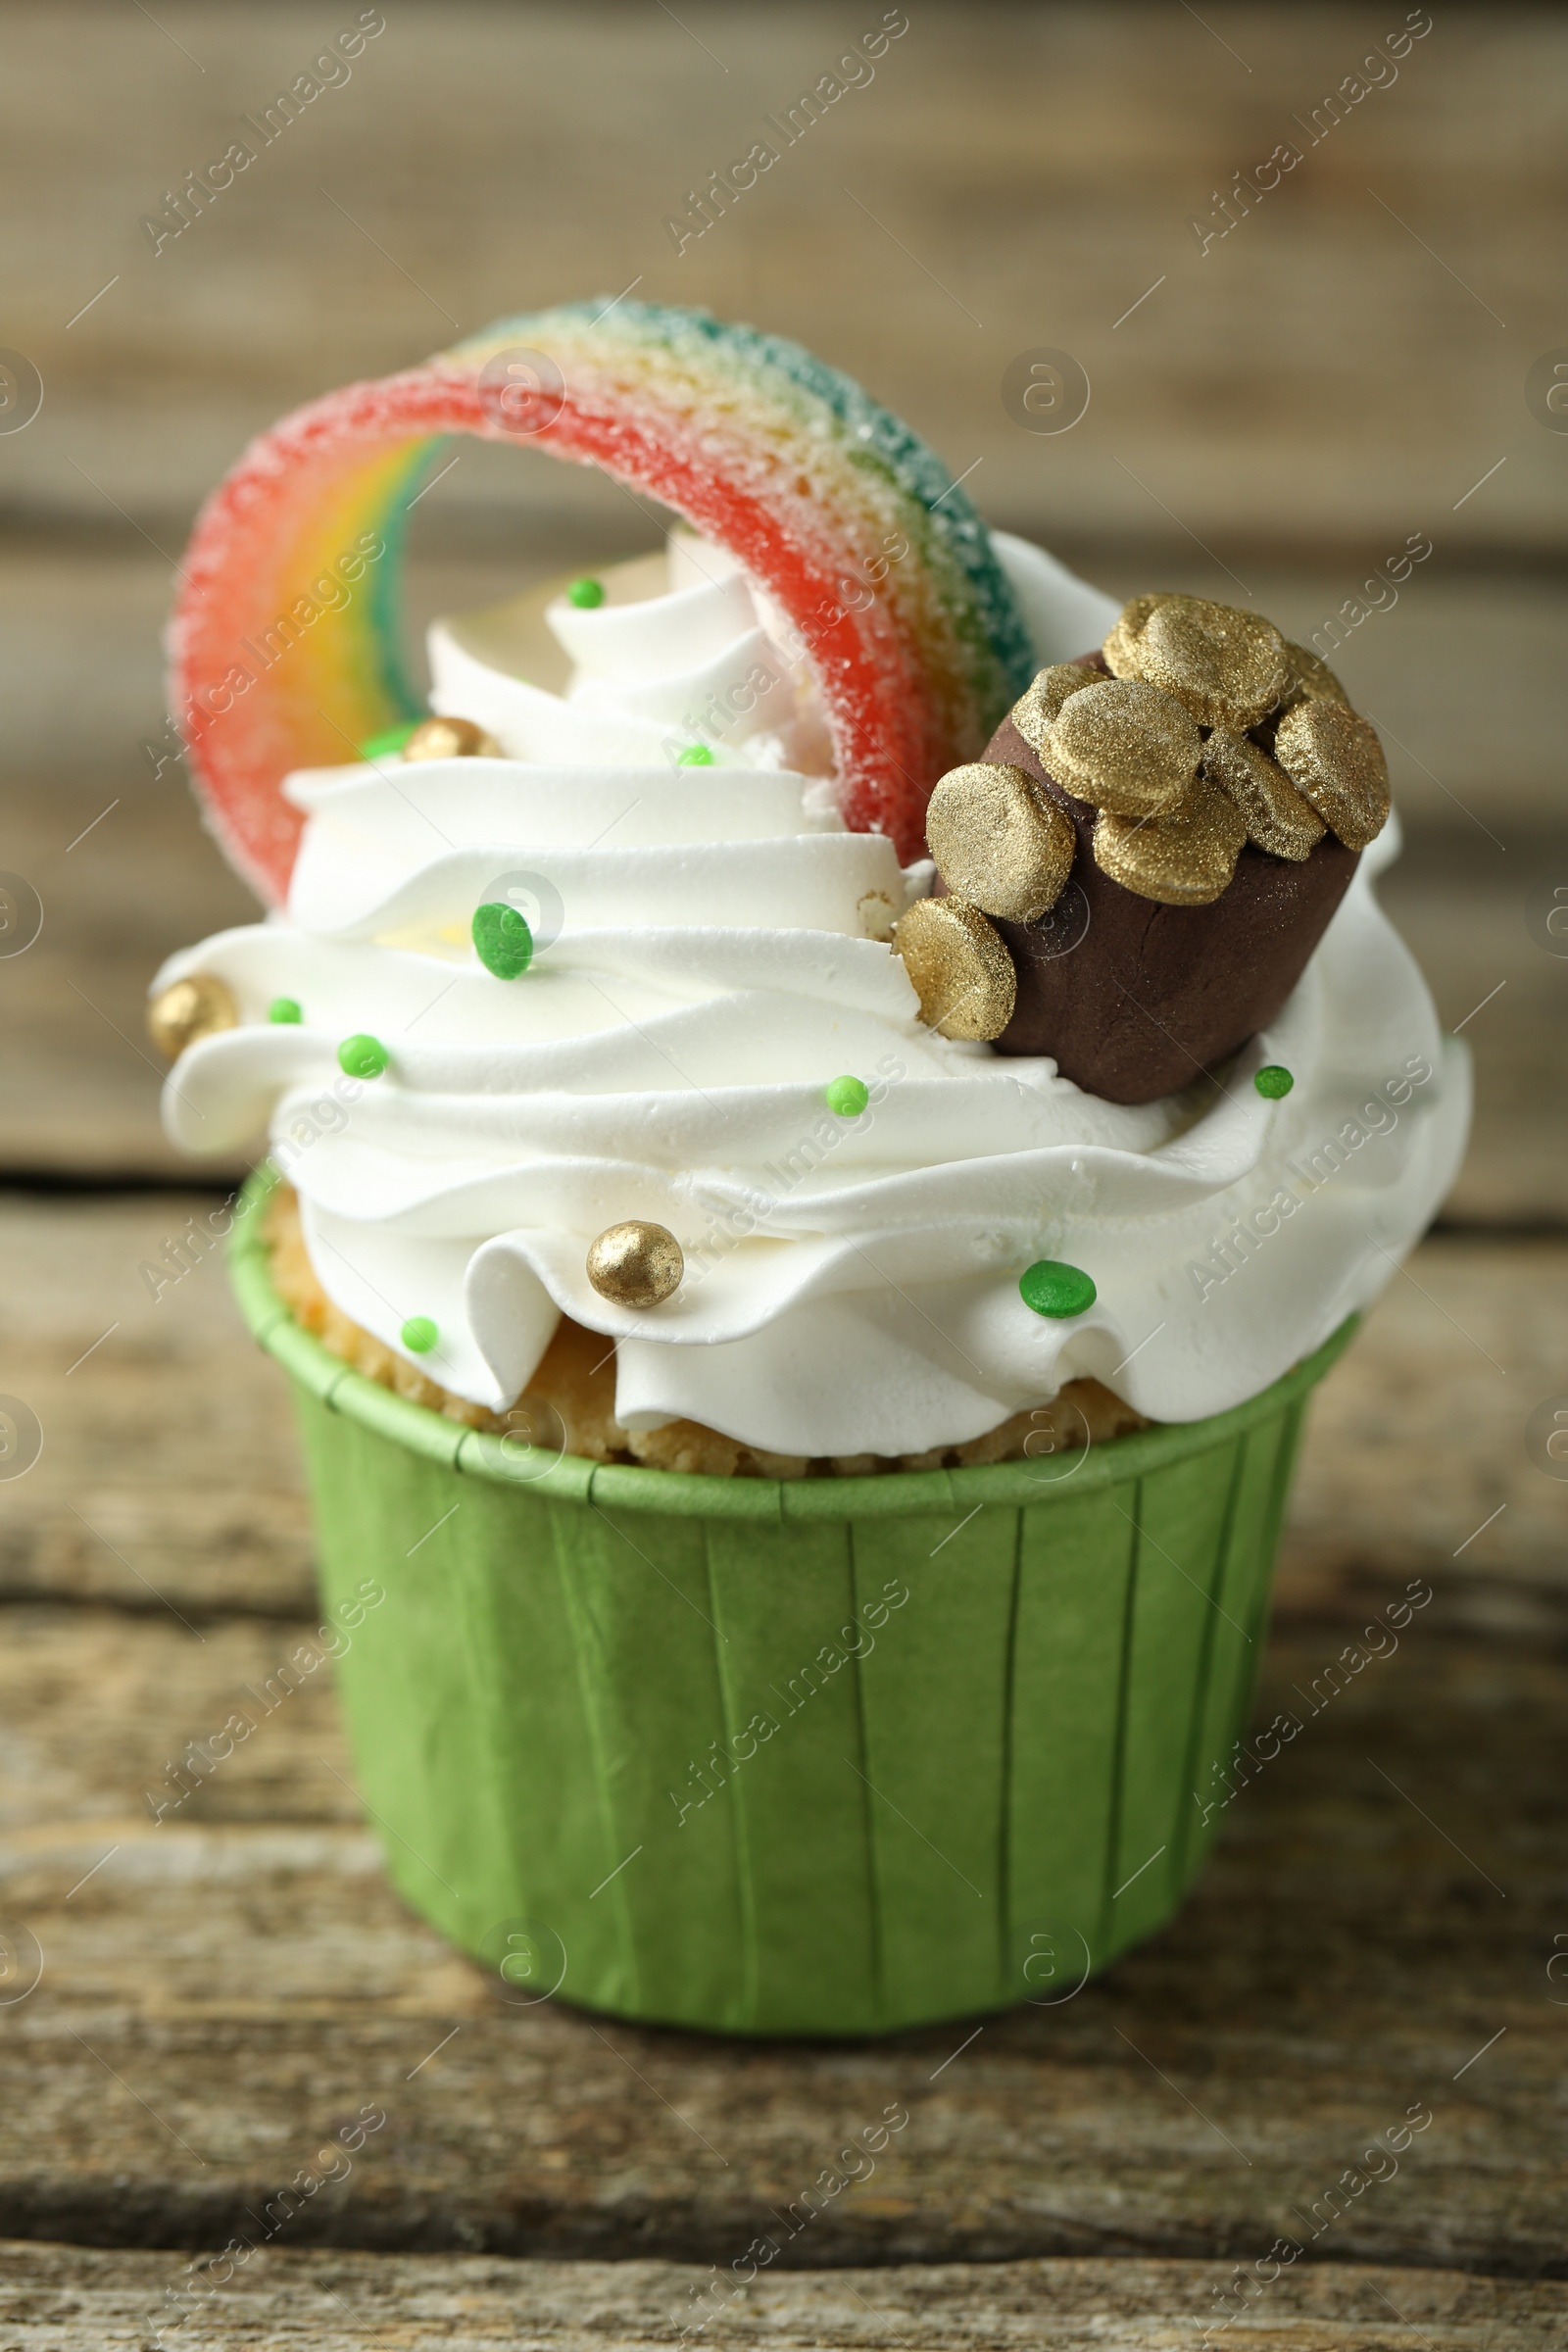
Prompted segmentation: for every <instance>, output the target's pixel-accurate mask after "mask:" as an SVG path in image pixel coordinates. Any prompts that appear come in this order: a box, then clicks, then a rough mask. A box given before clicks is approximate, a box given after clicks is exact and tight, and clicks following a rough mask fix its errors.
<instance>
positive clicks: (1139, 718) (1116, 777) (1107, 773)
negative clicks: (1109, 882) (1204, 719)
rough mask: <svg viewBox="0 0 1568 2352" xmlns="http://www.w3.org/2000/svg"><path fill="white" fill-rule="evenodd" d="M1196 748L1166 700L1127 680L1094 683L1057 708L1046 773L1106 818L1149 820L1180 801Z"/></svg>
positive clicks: (1197, 739) (1197, 740)
mask: <svg viewBox="0 0 1568 2352" xmlns="http://www.w3.org/2000/svg"><path fill="white" fill-rule="evenodd" d="M1151 625H1152V624H1151ZM1202 748H1203V747H1202V738H1201V736H1200V734H1199V732H1198V729H1197V727H1196V725H1195V724H1194V723H1193V720H1192V719H1191V717H1190V716H1189V715H1188V713H1187V712H1186V711H1184V710H1183V708H1182V706H1181V704H1180V703H1179V702H1176V701H1175V700H1174V699H1173V698H1172V697H1171V696H1170V695H1168V694H1162V693H1161V692H1160V691H1159V689H1158V688H1157V687H1155V686H1146V685H1143V684H1141V683H1140V682H1139V681H1138V680H1137V679H1134V678H1101V679H1100V680H1099V682H1098V683H1097V684H1096V685H1093V686H1089V687H1086V688H1085V689H1084V691H1083V693H1082V694H1075V695H1073V696H1072V698H1071V699H1070V701H1068V702H1067V703H1066V704H1064V705H1063V707H1062V712H1061V716H1060V717H1059V718H1058V719H1057V720H1056V723H1055V725H1054V727H1053V728H1052V730H1051V772H1052V774H1053V775H1054V777H1055V778H1056V781H1057V782H1058V783H1059V784H1063V785H1065V787H1066V789H1067V790H1068V791H1069V792H1071V793H1075V794H1076V795H1077V797H1078V798H1079V799H1080V800H1083V801H1092V802H1093V803H1094V805H1095V807H1096V808H1097V809H1109V810H1110V811H1111V813H1112V815H1114V816H1157V815H1158V814H1159V813H1160V811H1161V810H1162V809H1170V808H1172V807H1174V805H1175V804H1176V802H1177V801H1179V800H1180V799H1181V797H1182V794H1183V793H1184V792H1185V791H1186V789H1187V787H1188V785H1189V784H1190V783H1191V782H1192V780H1193V778H1194V776H1195V775H1196V774H1197V772H1198V761H1199V757H1200V755H1201V751H1202Z"/></svg>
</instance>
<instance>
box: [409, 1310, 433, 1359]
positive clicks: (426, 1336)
mask: <svg viewBox="0 0 1568 2352" xmlns="http://www.w3.org/2000/svg"><path fill="white" fill-rule="evenodd" d="M440 1337H441V1334H440V1332H439V1331H438V1330H437V1328H436V1326H435V1325H434V1324H433V1323H432V1322H431V1320H430V1318H429V1316H428V1315H411V1316H410V1317H409V1319H408V1321H407V1322H406V1323H405V1324H404V1326H403V1345H404V1347H405V1348H408V1349H409V1350H410V1351H411V1353H413V1354H415V1355H428V1354H429V1352H430V1350H431V1348H433V1347H434V1346H435V1344H436V1342H437V1340H438V1339H439V1338H440Z"/></svg>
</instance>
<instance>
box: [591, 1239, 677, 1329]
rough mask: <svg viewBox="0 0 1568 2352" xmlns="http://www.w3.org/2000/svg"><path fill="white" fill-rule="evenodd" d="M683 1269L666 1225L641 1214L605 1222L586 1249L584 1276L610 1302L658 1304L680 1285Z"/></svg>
mask: <svg viewBox="0 0 1568 2352" xmlns="http://www.w3.org/2000/svg"><path fill="white" fill-rule="evenodd" d="M685 1272H686V1260H685V1258H684V1256H683V1255H682V1253H681V1246H680V1244H679V1242H677V1241H676V1239H675V1236H674V1235H673V1234H672V1233H671V1232H670V1231H669V1228H668V1227H667V1226H665V1225H650V1224H647V1223H645V1222H644V1220H643V1219H642V1218H641V1217H631V1218H628V1220H627V1221H626V1223H625V1224H624V1225H607V1226H606V1228H605V1230H604V1232H603V1233H602V1234H601V1235H600V1236H599V1239H598V1240H597V1241H596V1242H595V1243H594V1244H593V1246H592V1248H591V1249H590V1250H589V1251H588V1279H589V1281H590V1282H591V1283H592V1284H593V1286H594V1289H595V1290H596V1291H597V1292H598V1293H599V1296H600V1298H601V1299H609V1300H610V1302H611V1304H612V1305H613V1306H638V1307H642V1306H660V1305H662V1303H663V1301H664V1300H665V1299H669V1298H672V1297H673V1296H674V1294H675V1292H676V1291H678V1290H679V1289H680V1286H681V1279H682V1277H683V1276H684V1274H685Z"/></svg>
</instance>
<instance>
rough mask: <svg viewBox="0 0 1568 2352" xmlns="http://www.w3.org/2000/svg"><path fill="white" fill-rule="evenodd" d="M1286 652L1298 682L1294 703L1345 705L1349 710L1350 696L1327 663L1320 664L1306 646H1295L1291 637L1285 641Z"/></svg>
mask: <svg viewBox="0 0 1568 2352" xmlns="http://www.w3.org/2000/svg"><path fill="white" fill-rule="evenodd" d="M1285 651H1286V654H1287V656H1288V658H1289V660H1290V664H1291V668H1292V671H1293V672H1294V674H1295V680H1296V690H1295V692H1294V694H1293V695H1292V696H1291V700H1292V701H1293V702H1298V703H1301V702H1305V703H1344V704H1345V706H1346V708H1347V709H1348V708H1349V702H1350V698H1349V696H1348V694H1347V693H1346V691H1345V688H1344V687H1343V686H1342V685H1341V684H1340V681H1339V679H1338V678H1337V677H1336V676H1335V675H1334V672H1333V670H1332V669H1330V667H1329V665H1328V663H1327V662H1320V661H1319V660H1318V658H1317V656H1316V654H1314V653H1312V652H1310V651H1309V650H1308V648H1307V647H1306V646H1304V645H1293V644H1292V643H1291V640H1290V639H1289V637H1287V638H1286V640H1285Z"/></svg>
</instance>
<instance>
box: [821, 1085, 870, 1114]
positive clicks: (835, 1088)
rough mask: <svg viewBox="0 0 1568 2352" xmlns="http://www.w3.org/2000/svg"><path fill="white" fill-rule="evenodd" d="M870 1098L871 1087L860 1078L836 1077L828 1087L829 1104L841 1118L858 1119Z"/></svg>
mask: <svg viewBox="0 0 1568 2352" xmlns="http://www.w3.org/2000/svg"><path fill="white" fill-rule="evenodd" d="M870 1100H871V1095H870V1090H869V1088H867V1087H865V1086H862V1085H861V1083H860V1081H859V1079H858V1078H835V1079H834V1080H833V1082H832V1084H831V1085H830V1086H829V1087H828V1089H827V1106H828V1108H829V1110H832V1111H836V1112H837V1113H838V1115H839V1117H840V1118H841V1119H858V1117H859V1115H860V1113H861V1111H862V1110H863V1109H864V1108H865V1106H866V1104H867V1103H869V1102H870Z"/></svg>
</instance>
